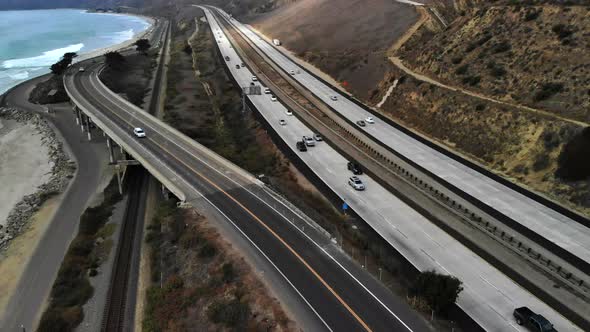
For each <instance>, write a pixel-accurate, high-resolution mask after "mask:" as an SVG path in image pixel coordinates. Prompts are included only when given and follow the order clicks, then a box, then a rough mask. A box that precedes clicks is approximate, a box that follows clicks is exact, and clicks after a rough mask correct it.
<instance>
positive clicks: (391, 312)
mask: <svg viewBox="0 0 590 332" xmlns="http://www.w3.org/2000/svg"><path fill="white" fill-rule="evenodd" d="M205 10H206V11H208V10H207V9H205ZM209 15H211V14H210V13H209ZM214 19H215V18H214ZM208 21H210V20H208ZM222 32H223V31H222ZM223 33H224V34H225V32H223ZM208 166H209V165H208ZM209 167H211V166H209ZM220 174H221V173H220ZM221 175H223V176H225V175H224V174H221ZM226 178H227V179H228V180H230V181H232V182H234V183H235V184H237V185H238V186H240V187H242V188H243V189H244V190H246V191H247V192H248V193H250V194H251V195H252V196H253V197H255V198H256V199H258V200H260V201H261V202H262V203H263V204H265V205H267V206H268V207H270V208H271V209H272V210H274V211H275V212H276V213H277V214H278V215H280V216H281V217H283V219H284V220H286V221H287V222H288V223H290V224H291V225H293V227H294V228H295V229H296V230H297V231H298V232H300V233H301V234H303V235H304V236H305V237H306V238H307V239H308V240H309V241H310V242H312V243H313V244H314V245H315V246H316V247H317V248H319V249H320V250H321V251H323V252H324V254H326V256H328V257H329V258H330V259H331V260H332V261H333V262H334V263H336V264H337V265H338V266H339V267H340V268H341V269H342V270H343V271H345V272H346V273H347V274H348V275H349V276H350V277H351V278H352V279H353V280H355V281H356V282H357V284H358V285H360V286H361V287H362V288H363V289H364V290H365V291H366V292H367V293H368V294H370V295H371V297H373V299H375V300H376V301H377V302H378V303H379V304H380V305H381V306H382V307H383V308H384V309H385V310H387V311H388V312H389V313H390V314H391V315H392V316H393V317H395V318H396V319H397V320H398V321H399V322H400V323H401V324H402V325H404V327H406V328H407V329H408V331H413V330H412V329H411V328H410V327H409V326H408V325H407V324H406V323H405V322H404V321H402V320H401V319H400V318H399V317H398V316H397V315H396V314H395V313H393V311H391V310H390V309H389V308H388V307H387V306H386V305H385V304H384V303H383V302H382V301H381V300H380V299H379V298H378V297H377V296H376V295H375V294H373V293H372V292H371V291H370V290H369V289H368V288H367V287H366V286H365V285H364V284H363V283H361V282H360V281H359V280H358V279H357V278H356V277H355V276H354V275H353V274H352V273H351V272H350V271H348V270H347V269H346V268H345V267H344V266H343V265H342V264H340V262H338V261H337V260H336V259H335V258H334V257H333V256H332V255H330V254H329V253H328V252H327V251H326V250H325V249H324V248H323V247H322V246H320V245H319V244H318V243H316V242H315V241H314V240H313V239H312V238H311V237H310V236H309V235H307V234H306V233H305V232H303V231H302V230H301V229H299V227H297V226H295V224H294V223H293V222H291V220H289V218H287V217H286V216H284V215H283V214H282V213H281V212H279V211H277V210H276V209H275V208H274V207H273V206H271V205H270V204H268V203H267V202H265V201H264V200H262V199H261V198H260V197H258V196H257V195H255V194H253V193H252V192H251V191H250V190H249V189H247V188H245V187H244V186H242V185H241V184H239V183H237V182H236V181H234V180H233V179H230V178H229V177H226ZM277 202H279V204H281V205H283V206H284V207H286V208H287V209H288V210H289V211H291V212H292V213H293V214H295V215H297V216H299V214H298V213H296V212H295V211H293V210H292V209H291V208H289V207H288V206H286V205H285V204H283V202H281V201H277ZM300 218H301V217H300ZM301 219H303V220H304V218H301Z"/></svg>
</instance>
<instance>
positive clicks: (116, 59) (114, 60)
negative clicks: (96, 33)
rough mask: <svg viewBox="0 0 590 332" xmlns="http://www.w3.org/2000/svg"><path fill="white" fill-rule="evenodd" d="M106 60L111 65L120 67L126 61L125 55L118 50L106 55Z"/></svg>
mask: <svg viewBox="0 0 590 332" xmlns="http://www.w3.org/2000/svg"><path fill="white" fill-rule="evenodd" d="M104 57H105V62H106V64H107V66H109V67H114V68H116V67H120V66H121V65H122V64H123V63H124V62H125V57H124V56H123V55H121V53H119V52H117V51H113V52H108V53H106V54H105V55H104Z"/></svg>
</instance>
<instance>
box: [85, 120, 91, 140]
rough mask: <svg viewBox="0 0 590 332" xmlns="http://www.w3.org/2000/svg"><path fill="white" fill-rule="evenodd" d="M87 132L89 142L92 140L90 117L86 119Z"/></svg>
mask: <svg viewBox="0 0 590 332" xmlns="http://www.w3.org/2000/svg"><path fill="white" fill-rule="evenodd" d="M86 132H87V133H88V140H89V141H91V140H92V129H91V128H90V117H88V116H87V117H86Z"/></svg>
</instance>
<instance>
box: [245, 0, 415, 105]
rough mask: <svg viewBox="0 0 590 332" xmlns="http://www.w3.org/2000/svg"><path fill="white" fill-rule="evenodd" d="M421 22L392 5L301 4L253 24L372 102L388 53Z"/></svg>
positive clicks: (344, 0)
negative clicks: (411, 28) (371, 98)
mask: <svg viewBox="0 0 590 332" xmlns="http://www.w3.org/2000/svg"><path fill="white" fill-rule="evenodd" d="M417 17H418V15H417V13H416V11H415V9H414V8H413V7H411V6H408V5H403V4H400V3H397V2H395V1H391V0H336V1H328V0H300V1H297V2H294V3H291V4H288V5H285V6H282V7H280V8H278V9H276V10H274V11H271V12H269V13H265V14H261V15H257V16H251V17H249V18H248V22H249V23H250V24H252V25H253V26H254V27H256V28H257V29H258V30H260V31H262V32H263V33H264V34H266V35H267V36H269V37H272V38H278V39H280V40H281V41H282V42H283V44H284V45H285V46H286V47H287V48H288V49H290V50H291V51H293V52H294V53H296V54H297V55H298V56H300V57H302V58H304V59H305V60H307V61H309V62H311V63H313V64H314V65H316V66H317V67H318V68H320V69H322V70H323V71H324V72H326V73H328V74H330V75H331V76H332V77H334V78H335V79H336V80H338V81H346V82H347V88H349V89H350V90H351V92H353V93H354V94H355V95H357V96H359V97H361V98H366V97H367V96H368V95H369V91H370V90H372V89H373V88H374V87H375V86H376V85H377V84H378V83H379V81H381V79H383V74H384V72H385V69H386V68H387V58H386V56H385V52H386V50H387V49H388V48H389V47H391V45H392V44H393V43H394V42H395V40H397V39H398V38H399V37H400V36H401V35H402V34H403V33H404V32H405V31H406V30H407V29H408V27H409V26H410V25H412V24H413V23H414V21H415V20H416V19H417Z"/></svg>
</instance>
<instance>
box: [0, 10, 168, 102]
mask: <svg viewBox="0 0 590 332" xmlns="http://www.w3.org/2000/svg"><path fill="white" fill-rule="evenodd" d="M58 9H71V10H79V11H82V12H85V13H89V14H105V15H122V16H134V17H137V18H141V19H143V20H146V21H147V23H148V27H147V28H146V29H145V30H143V31H140V32H137V33H135V34H134V35H133V37H131V38H130V39H128V40H126V41H123V42H120V43H117V44H113V45H110V46H105V47H101V48H97V49H95V50H91V51H88V52H84V53H80V54H78V56H77V57H76V58H74V61H73V62H72V64H74V63H78V62H81V61H85V60H89V59H92V58H95V57H99V56H101V55H104V54H105V53H107V52H111V51H118V50H122V49H125V48H128V47H130V46H132V45H133V44H134V43H135V42H136V41H137V40H139V39H141V38H143V37H145V36H146V35H148V34H150V33H152V32H153V31H154V29H155V27H156V25H157V24H158V19H157V18H155V17H150V16H145V15H140V14H132V13H98V12H97V13H95V12H90V11H89V10H88V9H82V8H51V9H31V10H58ZM13 11H22V10H20V9H19V10H16V9H15V10H13ZM0 12H2V11H0ZM47 74H50V70H49V67H48V68H47V72H44V73H42V74H40V75H37V76H30V77H27V78H26V80H24V81H22V82H18V83H16V84H15V85H13V86H11V87H9V88H8V89H6V91H4V92H0V106H3V105H4V98H5V96H6V95H8V94H9V93H10V92H11V91H12V90H13V89H14V88H16V87H17V86H19V85H22V84H26V83H27V82H29V81H31V80H34V79H36V78H38V77H41V76H43V75H47Z"/></svg>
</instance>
